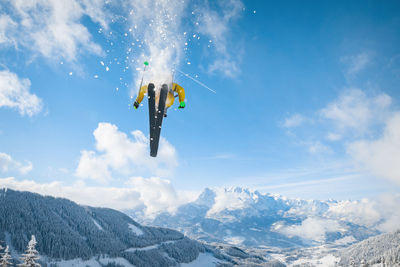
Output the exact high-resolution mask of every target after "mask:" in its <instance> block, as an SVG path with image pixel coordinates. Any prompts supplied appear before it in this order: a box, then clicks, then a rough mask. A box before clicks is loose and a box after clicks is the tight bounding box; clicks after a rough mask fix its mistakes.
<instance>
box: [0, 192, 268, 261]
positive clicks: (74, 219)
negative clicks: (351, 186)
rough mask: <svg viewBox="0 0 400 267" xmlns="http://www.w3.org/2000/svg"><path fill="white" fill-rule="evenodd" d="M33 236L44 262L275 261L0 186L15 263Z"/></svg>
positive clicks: (4, 236) (4, 228)
mask: <svg viewBox="0 0 400 267" xmlns="http://www.w3.org/2000/svg"><path fill="white" fill-rule="evenodd" d="M32 235H33V236H35V239H36V242H37V245H36V249H37V251H38V252H39V254H40V263H41V264H42V266H93V267H94V266H96V267H100V266H129V267H131V266H177V265H179V266H187V267H190V266H216V265H221V266H234V265H242V266H247V265H251V266H259V265H258V264H261V265H262V266H268V264H269V263H268V260H270V258H264V256H262V255H261V256H259V255H253V254H252V253H251V252H250V253H248V252H245V251H242V250H240V249H239V248H235V247H232V246H223V247H222V246H220V247H219V248H217V247H215V246H211V245H206V244H202V243H200V242H198V241H194V240H191V239H189V238H187V237H185V236H184V235H183V234H182V233H180V232H178V231H175V230H171V229H166V228H159V227H145V226H143V225H141V224H139V223H137V222H136V221H134V220H133V219H132V218H131V217H129V216H127V215H126V214H124V213H121V212H119V211H116V210H112V209H107V208H93V207H88V206H80V205H78V204H76V203H74V202H72V201H70V200H67V199H62V198H54V197H49V196H46V197H44V196H41V195H39V194H35V193H30V192H19V191H14V190H10V189H8V190H7V189H0V245H1V246H3V247H6V246H8V247H9V251H10V253H11V256H12V258H13V259H14V263H18V262H17V260H18V259H20V257H21V254H22V253H23V252H24V251H25V249H26V246H27V244H28V242H29V240H30V238H31V236H32ZM0 253H2V251H1V248H0ZM273 263H274V262H273Z"/></svg>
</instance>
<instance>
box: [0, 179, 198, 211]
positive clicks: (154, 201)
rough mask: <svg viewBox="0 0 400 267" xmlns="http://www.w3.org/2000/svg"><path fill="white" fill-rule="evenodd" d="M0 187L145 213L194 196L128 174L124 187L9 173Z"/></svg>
mask: <svg viewBox="0 0 400 267" xmlns="http://www.w3.org/2000/svg"><path fill="white" fill-rule="evenodd" d="M0 187H7V188H11V189H14V190H20V191H30V192H35V193H39V194H42V195H49V196H54V197H63V198H68V199H71V200H73V201H75V202H77V203H78V204H81V205H90V206H95V207H108V208H113V209H118V210H131V209H135V210H142V211H143V212H144V213H145V215H146V216H149V217H151V216H154V215H156V214H157V213H159V212H163V211H166V210H167V211H170V212H173V211H174V210H175V209H176V208H177V206H178V205H181V204H183V203H186V202H188V201H190V200H192V199H193V197H194V196H192V195H191V194H189V193H186V192H178V191H176V190H175V189H174V187H173V186H172V184H171V183H170V181H168V180H164V179H160V178H157V177H152V178H148V179H146V178H142V177H134V178H130V179H129V180H128V182H127V183H126V185H125V186H124V187H109V186H107V187H100V186H89V185H87V184H85V183H84V182H83V181H78V182H76V183H73V184H72V185H71V184H69V185H66V184H64V183H62V182H52V183H42V184H41V183H37V182H35V181H32V180H17V179H15V178H13V177H9V178H0ZM99 196H101V197H99Z"/></svg>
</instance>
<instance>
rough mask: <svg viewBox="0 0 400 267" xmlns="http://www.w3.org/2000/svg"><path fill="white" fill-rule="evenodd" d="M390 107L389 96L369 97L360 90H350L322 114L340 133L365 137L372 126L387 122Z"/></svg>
mask: <svg viewBox="0 0 400 267" xmlns="http://www.w3.org/2000/svg"><path fill="white" fill-rule="evenodd" d="M390 105H391V97H390V96H388V95H387V94H384V93H382V94H379V95H377V96H367V95H366V93H365V92H364V91H362V90H360V89H349V90H346V91H344V92H343V93H342V94H341V95H340V96H339V98H338V99H336V100H335V101H333V102H331V103H330V104H328V105H327V106H326V107H325V108H323V109H322V110H321V111H320V114H321V116H322V117H323V118H324V119H327V120H329V121H331V122H333V123H334V125H335V127H336V128H337V129H335V130H337V131H338V132H341V133H343V132H345V131H347V130H351V131H353V132H355V133H357V134H358V135H365V134H368V133H369V130H370V127H371V126H374V125H376V124H378V123H382V122H383V121H384V120H385V118H386V117H387V116H388V114H389V108H390Z"/></svg>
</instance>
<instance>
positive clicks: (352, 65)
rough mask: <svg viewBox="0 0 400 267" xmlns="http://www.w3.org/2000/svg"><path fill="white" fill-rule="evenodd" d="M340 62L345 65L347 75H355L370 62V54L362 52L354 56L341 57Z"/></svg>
mask: <svg viewBox="0 0 400 267" xmlns="http://www.w3.org/2000/svg"><path fill="white" fill-rule="evenodd" d="M340 60H341V61H342V62H343V63H345V64H346V65H347V66H346V67H347V69H346V73H347V75H356V74H357V73H359V72H360V71H362V70H363V69H365V67H367V66H368V64H369V63H370V62H371V60H372V54H371V53H367V52H362V53H360V54H358V55H355V56H345V57H342V58H341V59H340Z"/></svg>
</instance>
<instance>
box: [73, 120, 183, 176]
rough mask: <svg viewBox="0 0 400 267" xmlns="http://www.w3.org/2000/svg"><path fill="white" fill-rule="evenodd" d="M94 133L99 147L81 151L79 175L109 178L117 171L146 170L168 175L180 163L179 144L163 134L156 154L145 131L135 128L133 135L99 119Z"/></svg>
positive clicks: (120, 172)
mask: <svg viewBox="0 0 400 267" xmlns="http://www.w3.org/2000/svg"><path fill="white" fill-rule="evenodd" d="M93 135H94V138H95V141H96V144H95V146H96V150H97V151H87V150H83V151H81V158H80V161H79V164H78V168H77V169H76V175H77V176H78V177H81V178H87V179H93V180H96V181H100V182H107V181H108V180H110V179H111V178H112V174H113V173H117V174H118V175H124V176H128V175H134V174H135V173H137V172H140V171H143V170H146V171H150V172H152V173H154V174H155V175H160V176H168V175H170V174H171V173H172V172H173V170H174V169H175V167H177V165H178V161H177V155H176V151H175V148H174V147H173V146H172V145H171V144H169V143H168V141H167V140H166V139H165V138H162V137H161V139H160V148H159V152H158V155H157V157H156V158H153V157H150V156H149V151H148V148H149V140H148V138H147V137H146V136H145V135H144V134H143V133H142V132H141V131H133V132H132V133H131V135H132V137H133V138H130V137H129V136H128V135H127V134H125V133H124V132H121V131H119V130H118V127H117V126H115V125H113V124H110V123H99V125H98V127H97V128H96V130H95V131H94V132H93Z"/></svg>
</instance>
